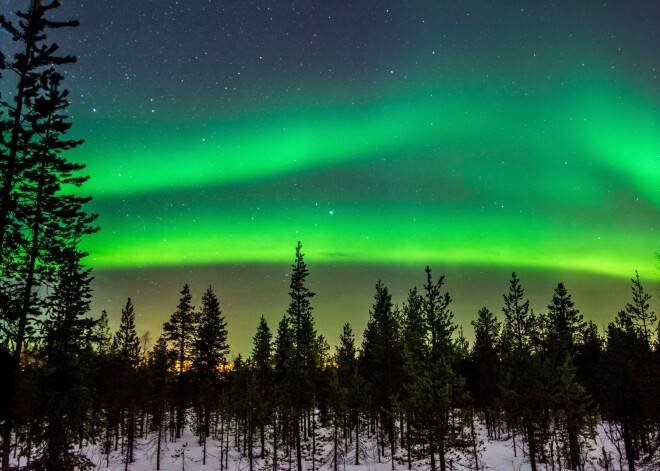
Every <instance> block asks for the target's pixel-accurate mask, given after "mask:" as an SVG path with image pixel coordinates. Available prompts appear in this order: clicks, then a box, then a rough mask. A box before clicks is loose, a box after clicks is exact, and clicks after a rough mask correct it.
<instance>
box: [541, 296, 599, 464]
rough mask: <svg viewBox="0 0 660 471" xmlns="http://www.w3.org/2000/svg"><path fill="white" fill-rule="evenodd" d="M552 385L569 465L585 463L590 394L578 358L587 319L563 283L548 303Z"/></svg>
mask: <svg viewBox="0 0 660 471" xmlns="http://www.w3.org/2000/svg"><path fill="white" fill-rule="evenodd" d="M547 318H548V324H549V325H548V342H547V343H548V358H547V362H548V366H549V368H550V375H549V380H550V382H549V384H548V386H550V387H552V388H554V398H553V407H552V409H553V411H554V421H555V429H561V430H563V432H564V433H563V435H564V436H565V437H566V440H565V442H566V443H565V446H564V448H565V449H566V450H567V452H566V461H567V467H568V468H569V469H579V468H581V466H582V462H581V461H582V446H581V442H580V438H581V437H582V435H583V434H584V433H589V432H591V430H589V421H588V415H589V410H588V409H589V402H590V401H589V398H588V397H587V395H586V390H585V388H584V386H583V385H582V384H580V382H579V379H578V370H577V367H576V364H575V358H576V355H577V352H578V349H579V348H580V347H581V342H582V341H583V339H584V331H585V328H586V323H585V322H584V321H583V319H582V315H581V314H580V313H579V311H578V310H577V309H575V308H574V303H573V301H572V300H571V295H570V294H568V291H567V290H566V288H565V287H564V285H563V283H559V284H558V285H557V288H555V291H554V294H553V296H552V300H551V302H550V304H549V305H548V315H547Z"/></svg>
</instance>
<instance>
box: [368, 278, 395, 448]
mask: <svg viewBox="0 0 660 471" xmlns="http://www.w3.org/2000/svg"><path fill="white" fill-rule="evenodd" d="M361 364H362V367H361V370H362V374H363V376H364V378H365V380H366V381H367V382H368V384H369V390H370V402H371V406H372V410H371V413H372V415H373V416H374V417H377V418H378V422H379V424H380V426H381V427H382V428H383V429H384V430H385V431H386V433H387V437H388V443H389V445H390V449H391V451H392V454H394V449H395V439H396V437H395V431H394V416H393V404H392V399H393V398H394V397H396V396H399V395H400V393H401V378H402V375H403V359H402V352H401V329H400V324H399V319H398V318H397V315H396V313H395V310H394V307H393V305H392V296H391V294H390V292H389V290H388V289H387V287H386V286H385V285H383V283H382V282H381V281H380V280H378V283H377V284H376V294H375V296H374V304H373V306H372V309H371V311H370V312H369V320H368V322H367V328H366V330H365V332H364V336H363V343H362V358H361ZM379 445H380V447H381V454H382V452H383V451H384V450H383V448H384V440H381V443H380V444H379Z"/></svg>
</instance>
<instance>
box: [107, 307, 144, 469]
mask: <svg viewBox="0 0 660 471" xmlns="http://www.w3.org/2000/svg"><path fill="white" fill-rule="evenodd" d="M112 355H113V360H114V362H115V364H116V368H117V370H116V377H115V381H117V382H118V383H119V391H118V394H117V399H119V401H120V407H121V416H122V417H123V420H122V422H123V429H124V430H125V432H126V455H125V467H124V469H125V470H128V465H129V463H132V462H133V461H134V457H133V452H134V449H135V442H136V439H137V436H136V421H137V410H138V399H139V396H140V394H141V391H139V390H138V371H137V367H138V364H139V363H140V359H141V352H140V338H139V337H138V334H137V331H136V330H135V311H134V309H133V301H131V298H128V300H127V301H126V306H125V307H124V308H122V310H121V321H120V323H119V330H117V332H116V333H115V335H114V338H113V340H112ZM122 449H123V447H122Z"/></svg>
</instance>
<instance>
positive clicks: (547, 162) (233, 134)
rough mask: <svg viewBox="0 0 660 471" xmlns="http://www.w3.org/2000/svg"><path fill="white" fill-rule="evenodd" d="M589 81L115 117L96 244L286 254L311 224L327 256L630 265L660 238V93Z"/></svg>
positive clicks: (98, 260) (240, 258)
mask: <svg viewBox="0 0 660 471" xmlns="http://www.w3.org/2000/svg"><path fill="white" fill-rule="evenodd" d="M572 87H573V88H569V89H568V90H565V89H561V90H555V91H548V93H545V94H537V95H534V96H525V95H520V94H512V93H508V92H506V91H503V90H497V89H493V88H492V87H489V86H487V85H483V86H481V87H475V86H465V87H462V88H449V87H435V88H433V89H428V90H424V91H416V92H414V93H412V92H411V93H409V94H401V93H399V94H398V95H395V96H389V97H383V98H381V99H379V100H376V101H372V102H369V103H362V104H359V105H355V104H352V103H337V104H336V105H335V106H325V107H310V108H307V109H300V108H296V109H291V110H277V111H273V112H272V113H270V114H268V113H262V114H260V115H257V116H252V117H249V118H241V119H237V120H236V121H231V120H221V119H220V118H216V119H215V120H212V121H208V122H207V123H206V124H205V126H203V127H200V126H197V125H194V126H193V125H187V124H186V123H183V122H166V123H161V125H160V126H155V127H149V128H147V127H145V128H143V129H127V128H124V127H122V126H121V125H119V124H115V126H116V136H117V139H116V140H112V139H110V140H109V141H108V142H106V144H105V146H100V148H99V149H98V150H97V152H98V153H99V154H101V155H103V158H99V159H96V160H94V161H92V162H90V164H89V170H90V173H91V174H92V177H93V179H92V182H91V184H90V188H87V189H86V190H89V191H91V193H92V194H94V195H96V196H95V197H96V200H97V201H96V203H95V204H96V207H97V208H98V211H99V213H100V214H101V220H100V224H101V225H103V226H104V227H105V228H106V229H105V231H103V232H102V233H101V234H99V235H98V236H94V240H93V241H90V242H89V244H90V251H91V252H92V255H93V265H94V266H97V267H101V268H103V267H123V266H154V265H181V264H208V263H226V262H281V261H286V260H288V259H289V258H290V253H289V252H290V247H291V245H292V241H295V240H298V239H303V240H304V241H305V244H306V247H308V252H309V253H312V254H315V255H316V259H317V260H318V261H326V262H335V263H362V262H375V261H380V262H388V263H399V264H424V263H432V262H444V263H456V264H460V263H463V264H475V265H476V264H483V265H498V266H502V265H512V266H533V267H537V268H562V269H566V270H579V271H587V272H593V273H602V274H609V275H623V274H625V276H628V274H629V273H630V271H631V269H633V267H642V266H648V263H647V261H646V260H648V259H650V257H649V252H651V253H652V251H653V250H654V249H655V246H654V244H657V233H656V231H657V227H658V224H657V223H658V221H657V220H656V221H653V216H654V215H657V213H658V207H660V192H659V191H660V190H659V187H660V184H658V182H659V178H658V175H660V167H659V166H660V159H659V158H658V156H659V155H660V142H659V140H658V136H659V135H660V134H659V133H658V132H657V131H658V123H657V109H658V107H657V106H656V105H655V104H653V103H652V102H651V101H650V100H646V101H645V100H644V99H643V97H639V96H635V95H633V94H631V93H626V91H625V90H622V89H616V88H613V87H611V86H606V85H603V84H600V83H598V82H589V83H586V84H583V85H580V84H576V85H573V86H572ZM120 136H121V139H120V138H119V137H120ZM127 140H128V141H129V142H132V143H133V144H134V145H133V146H132V147H131V149H130V150H128V149H125V148H121V147H120V146H125V145H126V141H127ZM88 145H89V144H88ZM126 153H128V155H126ZM112 156H123V157H122V158H113V157H112ZM330 211H332V213H331V212H330ZM614 215H616V216H615V217H616V219H617V221H618V224H612V219H613V216H614Z"/></svg>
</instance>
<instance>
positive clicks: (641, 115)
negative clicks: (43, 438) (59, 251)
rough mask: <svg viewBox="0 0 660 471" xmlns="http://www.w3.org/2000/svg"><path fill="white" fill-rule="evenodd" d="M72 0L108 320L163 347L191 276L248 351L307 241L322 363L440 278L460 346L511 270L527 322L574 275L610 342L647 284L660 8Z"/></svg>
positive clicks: (65, 39)
mask: <svg viewBox="0 0 660 471" xmlns="http://www.w3.org/2000/svg"><path fill="white" fill-rule="evenodd" d="M61 2H62V4H63V5H62V7H61V8H59V9H58V10H57V12H56V14H55V15H54V16H55V17H56V18H58V19H65V18H66V19H69V18H75V19H78V20H80V22H81V26H80V27H79V28H75V29H70V30H67V31H65V32H59V33H58V35H57V37H56V40H57V42H58V43H59V44H60V46H61V48H62V50H63V51H65V52H67V53H71V54H74V55H77V56H78V57H79V61H78V63H77V64H75V65H72V66H67V68H66V85H67V87H68V88H69V90H70V91H71V97H70V98H71V99H70V101H71V105H70V108H69V110H70V114H71V117H72V121H73V123H74V127H73V129H72V131H71V134H72V136H73V137H80V138H84V139H85V140H86V143H85V144H84V145H83V146H82V147H80V148H79V149H76V150H75V151H73V152H71V153H70V157H71V158H72V159H74V160H78V161H80V162H84V163H86V164H87V166H88V167H87V168H88V172H89V174H90V176H91V180H90V181H89V183H88V184H87V185H86V186H85V188H84V193H85V194H89V195H91V196H92V197H93V198H94V200H93V202H92V203H91V204H90V209H92V210H93V211H95V212H97V213H98V214H99V220H98V221H99V225H100V226H101V228H102V229H101V232H99V233H98V234H96V235H94V236H91V237H89V238H88V240H87V241H86V244H87V247H86V248H87V250H88V251H89V252H90V256H89V258H88V263H89V265H90V266H92V267H93V268H94V269H95V275H96V280H95V285H94V286H95V293H96V294H95V300H94V304H93V309H94V312H95V313H98V312H100V310H101V309H107V310H108V313H109V315H110V318H111V320H112V321H113V322H114V323H115V324H116V323H118V319H119V316H120V308H121V305H122V304H124V303H125V300H126V298H127V297H129V296H130V297H131V298H133V301H134V303H135V307H136V312H137V314H138V320H137V322H138V329H139V330H141V331H145V330H149V331H150V332H151V334H152V338H155V336H157V335H158V334H159V332H160V328H161V325H162V323H163V322H164V321H165V320H167V319H168V318H169V315H170V314H171V312H173V311H174V309H175V307H176V304H177V300H178V296H179V291H180V290H181V287H182V286H183V284H184V283H189V284H190V286H191V289H192V291H193V294H195V295H196V296H195V301H196V302H197V303H199V300H200V299H201V294H202V292H203V290H204V289H205V288H206V287H207V286H208V285H213V288H214V290H215V291H216V293H217V294H218V297H219V298H220V302H221V305H222V307H223V310H224V313H225V315H226V317H227V320H228V321H229V329H230V337H229V341H230V344H231V346H232V349H233V350H234V351H235V352H238V351H240V352H243V353H248V352H249V350H250V342H251V337H252V335H253V334H254V331H255V329H256V326H257V323H258V319H259V316H260V315H262V314H263V315H264V316H265V317H266V318H267V319H268V320H269V322H270V324H271V326H272V327H273V328H274V327H275V325H276V324H275V323H276V322H277V320H278V319H279V318H280V317H281V316H282V314H283V313H284V312H285V310H286V307H287V305H288V301H287V291H288V273H289V271H290V264H291V263H292V262H293V258H294V249H295V245H296V243H297V241H298V240H300V241H302V243H303V252H304V253H305V256H306V261H307V263H308V266H309V268H310V272H311V275H310V277H309V285H310V287H311V288H312V290H313V291H315V292H316V293H317V296H316V298H314V303H313V305H314V307H315V317H316V322H317V327H318V328H319V331H320V332H321V333H323V334H324V335H326V337H327V338H328V340H329V342H330V344H331V345H334V344H336V342H337V338H338V334H339V332H340V329H341V325H342V324H343V323H344V322H347V321H350V322H351V323H352V324H353V326H354V329H355V330H356V332H358V333H360V332H361V331H362V330H363V329H364V326H365V325H366V321H367V318H368V312H369V308H370V306H371V303H372V298H373V294H374V292H375V290H374V285H375V283H376V282H377V280H378V279H379V278H382V280H383V282H384V283H385V284H386V285H387V286H388V287H389V288H390V289H391V290H392V293H393V295H394V301H395V302H396V303H399V304H400V303H401V302H403V301H404V300H405V295H406V292H407V290H408V289H409V288H411V287H412V286H415V285H417V286H421V285H422V284H423V282H424V267H425V266H426V265H427V264H428V265H430V266H431V267H432V268H433V270H434V274H435V275H436V276H439V275H441V274H444V275H446V276H447V285H446V286H447V289H448V290H449V292H450V294H452V296H453V298H454V304H453V310H454V313H455V316H456V320H457V322H459V323H461V324H464V325H465V326H466V327H465V329H466V334H467V335H468V336H470V335H471V332H472V330H471V327H470V326H469V322H470V320H472V319H474V318H475V317H476V312H477V309H478V308H479V307H480V306H482V305H484V304H485V305H487V306H488V307H489V308H490V309H491V310H492V311H494V312H500V311H501V305H502V294H503V293H504V292H505V291H506V290H507V289H508V280H509V277H510V274H511V271H513V270H515V271H517V272H518V274H519V276H520V277H521V279H522V282H523V286H525V287H526V288H527V294H528V295H529V297H530V298H531V300H532V305H533V306H534V308H535V309H537V310H539V311H542V310H544V309H545V306H546V305H547V304H548V302H549V300H550V298H551V296H552V290H553V289H554V287H555V286H556V284H557V283H558V282H559V281H563V282H564V283H565V284H566V285H567V288H568V289H569V292H571V293H572V294H573V299H574V300H575V302H576V306H577V307H578V308H579V309H580V310H581V311H582V312H583V314H584V315H585V317H587V318H589V319H594V320H595V321H597V323H598V325H599V326H600V327H603V325H604V323H606V322H609V321H610V320H611V319H612V318H613V317H614V315H615V314H616V312H617V311H618V310H619V309H621V308H622V307H623V306H624V305H625V303H626V302H627V301H628V298H629V292H630V283H629V279H630V278H631V277H632V276H633V275H634V271H635V270H639V272H640V276H641V277H642V282H644V281H646V284H647V285H648V287H649V288H650V289H654V288H653V287H654V286H657V280H658V278H657V272H656V267H657V259H656V256H655V253H656V252H658V251H659V250H660V238H659V232H660V115H659V110H660V81H659V79H658V67H659V66H660V63H659V62H660V54H659V53H658V51H660V27H659V26H658V25H659V24H660V21H659V20H660V4H659V3H658V2H627V1H626V2H624V1H615V2H609V1H603V0H601V1H598V2H596V1H589V0H585V1H580V2H576V1H574V0H560V1H553V2H528V1H501V2H492V1H485V0H481V1H477V0H475V1H457V0H449V1H433V2H431V1H400V0H399V1H387V0H384V1H380V0H379V1H376V0H373V1H360V2H353V1H348V0H346V1H325V0H306V1H286V2H285V1H251V0H244V1H238V0H226V1H221V0H179V1H174V0H158V1H156V0H140V1H136V0H107V1H106V0H94V1H75V2H74V1H69V0H61ZM1 4H2V6H3V12H10V11H14V10H16V9H19V8H23V7H24V4H27V0H25V1H23V0H2V2H1ZM0 41H2V44H3V49H4V48H5V44H7V43H8V42H9V40H8V38H7V36H6V35H5V36H2V37H0ZM3 86H6V85H4V84H3ZM4 92H5V91H4V90H3V95H4Z"/></svg>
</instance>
